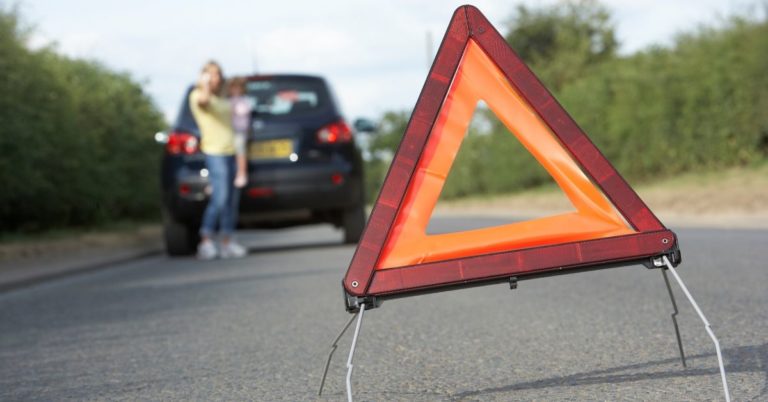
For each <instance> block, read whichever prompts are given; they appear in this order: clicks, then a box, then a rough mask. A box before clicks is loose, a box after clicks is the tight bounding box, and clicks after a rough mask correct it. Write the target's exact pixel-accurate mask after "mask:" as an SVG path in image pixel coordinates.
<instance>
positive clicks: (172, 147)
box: [165, 131, 198, 155]
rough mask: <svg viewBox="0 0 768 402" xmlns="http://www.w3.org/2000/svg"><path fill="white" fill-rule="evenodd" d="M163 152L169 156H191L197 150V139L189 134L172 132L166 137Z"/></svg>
mask: <svg viewBox="0 0 768 402" xmlns="http://www.w3.org/2000/svg"><path fill="white" fill-rule="evenodd" d="M165 150H166V152H168V153H169V154H171V155H181V154H185V155H191V154H193V153H195V152H197V150H198V140H197V137H195V136H194V135H192V134H190V133H185V132H178V131H174V132H172V133H171V135H169V136H168V142H167V143H166V144H165Z"/></svg>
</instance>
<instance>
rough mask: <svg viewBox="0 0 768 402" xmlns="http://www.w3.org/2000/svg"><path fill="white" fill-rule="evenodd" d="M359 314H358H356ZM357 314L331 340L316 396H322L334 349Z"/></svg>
mask: <svg viewBox="0 0 768 402" xmlns="http://www.w3.org/2000/svg"><path fill="white" fill-rule="evenodd" d="M357 314H360V313H357ZM357 314H354V315H353V316H352V318H350V319H349V321H347V323H346V325H344V328H342V329H341V332H339V334H338V335H337V336H336V339H334V340H333V343H332V344H331V351H330V352H328V360H326V361H325V370H323V379H322V380H320V389H319V390H318V391H317V396H323V387H324V386H325V377H326V376H327V375H328V367H330V365H331V359H332V358H333V353H334V352H336V348H337V347H338V346H339V340H340V339H341V337H342V336H344V334H345V333H346V332H347V329H349V326H350V325H352V321H354V320H355V318H356V317H357Z"/></svg>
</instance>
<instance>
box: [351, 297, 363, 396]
mask: <svg viewBox="0 0 768 402" xmlns="http://www.w3.org/2000/svg"><path fill="white" fill-rule="evenodd" d="M364 313H365V303H361V304H360V312H359V313H358V316H357V325H355V335H354V336H353V337H352V347H350V348H349V358H347V401H348V402H352V368H353V365H352V358H353V357H354V356H355V347H356V346H357V337H358V336H359V335H360V326H361V324H362V323H363V314H364Z"/></svg>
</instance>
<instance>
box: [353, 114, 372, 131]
mask: <svg viewBox="0 0 768 402" xmlns="http://www.w3.org/2000/svg"><path fill="white" fill-rule="evenodd" d="M352 125H353V126H355V131H357V132H358V133H369V134H370V133H373V132H375V131H376V123H374V122H373V121H371V120H369V119H362V118H361V119H355V122H354V123H352Z"/></svg>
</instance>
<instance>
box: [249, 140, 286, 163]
mask: <svg viewBox="0 0 768 402" xmlns="http://www.w3.org/2000/svg"><path fill="white" fill-rule="evenodd" d="M292 153H293V140H269V141H256V142H253V143H251V145H250V147H249V149H248V157H249V158H250V159H284V158H288V157H290V156H291V154H292Z"/></svg>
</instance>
